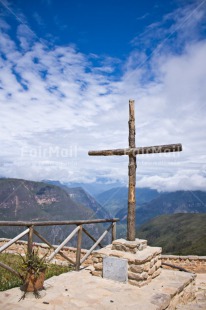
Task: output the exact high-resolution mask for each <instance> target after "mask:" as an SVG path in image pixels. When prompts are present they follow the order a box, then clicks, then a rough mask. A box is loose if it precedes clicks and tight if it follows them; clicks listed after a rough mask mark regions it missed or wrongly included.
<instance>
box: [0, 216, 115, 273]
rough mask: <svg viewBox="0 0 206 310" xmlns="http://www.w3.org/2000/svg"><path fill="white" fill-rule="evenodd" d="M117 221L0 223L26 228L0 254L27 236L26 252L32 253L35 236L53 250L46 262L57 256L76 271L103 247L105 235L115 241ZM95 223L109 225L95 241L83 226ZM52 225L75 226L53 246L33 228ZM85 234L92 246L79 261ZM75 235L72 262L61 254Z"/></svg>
mask: <svg viewBox="0 0 206 310" xmlns="http://www.w3.org/2000/svg"><path fill="white" fill-rule="evenodd" d="M118 221H119V219H118V218H113V219H95V220H85V221H83V220H81V221H49V222H45V221H40V222H30V221H0V226H25V227H27V229H26V230H24V231H23V232H21V233H20V234H19V235H17V236H16V237H15V238H13V239H11V240H10V241H8V242H7V243H6V244H4V245H3V246H1V247H0V253H1V252H3V251H4V250H6V249H7V248H8V247H9V246H11V245H12V244H13V243H15V242H16V241H17V240H19V239H21V238H22V237H23V236H25V235H26V234H28V244H27V251H28V253H32V247H33V237H34V235H36V236H37V237H38V238H39V239H41V241H43V242H44V243H46V244H47V245H48V246H49V248H50V249H52V250H54V251H53V253H51V254H50V256H49V257H48V258H47V261H48V262H50V261H51V260H52V259H53V258H54V256H55V255H57V254H59V255H61V256H62V257H63V258H65V259H66V260H67V261H68V262H69V263H71V264H72V265H73V266H74V267H75V269H76V271H79V270H80V267H81V264H83V262H84V261H85V260H86V259H87V258H88V256H89V255H90V254H91V253H92V251H93V250H94V249H95V248H96V247H97V246H99V247H101V248H102V247H103V246H102V244H101V241H102V240H103V238H104V237H105V236H106V234H107V233H108V232H109V231H110V230H112V241H114V240H115V239H116V223H117V222H118ZM97 223H111V224H110V225H109V227H108V228H107V229H106V230H105V231H104V232H103V234H102V235H101V236H100V237H99V238H98V239H97V240H96V239H95V238H94V237H93V236H92V235H91V234H90V233H89V232H88V231H87V230H86V228H85V227H83V225H89V224H97ZM52 225H76V226H77V227H75V229H74V230H73V231H72V232H71V233H70V234H69V235H68V236H67V237H66V238H65V240H64V241H63V242H62V243H61V244H60V245H59V246H54V245H52V244H51V243H50V242H49V241H48V240H46V239H45V238H44V237H43V236H42V235H41V234H40V233H39V232H37V231H36V229H35V228H34V227H36V226H52ZM83 233H85V234H86V235H87V236H88V237H89V238H90V239H91V240H92V241H93V242H94V244H93V245H92V247H91V248H90V249H89V250H88V251H87V253H86V254H85V255H84V257H83V258H82V259H81V249H82V234H83ZM76 234H77V251H76V262H75V261H73V260H72V259H71V258H69V257H67V255H65V254H64V253H63V252H62V249H63V247H64V246H65V245H66V244H67V243H68V242H69V241H70V240H71V239H72V238H73V237H74V236H75V235H76ZM0 267H2V268H5V269H7V270H9V271H10V272H12V273H14V274H15V275H16V276H19V277H20V278H21V275H20V274H19V273H18V272H17V271H15V270H14V269H12V268H11V267H9V266H7V265H6V264H3V263H2V262H0Z"/></svg>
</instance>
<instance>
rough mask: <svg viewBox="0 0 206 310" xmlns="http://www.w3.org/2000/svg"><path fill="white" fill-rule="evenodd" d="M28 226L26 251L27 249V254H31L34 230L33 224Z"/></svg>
mask: <svg viewBox="0 0 206 310" xmlns="http://www.w3.org/2000/svg"><path fill="white" fill-rule="evenodd" d="M28 228H29V233H28V245H27V251H28V254H29V255H30V254H32V246H33V230H34V227H33V226H30V227H28Z"/></svg>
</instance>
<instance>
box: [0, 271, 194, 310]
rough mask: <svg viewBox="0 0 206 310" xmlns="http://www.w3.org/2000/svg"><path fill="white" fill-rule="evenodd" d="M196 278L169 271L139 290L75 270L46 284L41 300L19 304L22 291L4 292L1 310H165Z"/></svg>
mask: <svg viewBox="0 0 206 310" xmlns="http://www.w3.org/2000/svg"><path fill="white" fill-rule="evenodd" d="M194 279H195V275H193V274H191V273H185V272H179V271H172V270H166V269H165V270H162V272H161V275H160V276H159V277H157V278H155V279H154V280H153V281H152V282H151V283H150V284H148V285H146V286H144V287H142V288H138V287H135V286H132V285H129V284H123V283H119V282H115V281H112V280H108V279H103V278H99V277H94V276H91V274H90V270H81V271H79V272H75V271H73V272H69V273H65V274H62V275H60V276H58V277H52V278H50V279H49V280H47V281H45V286H46V294H45V296H44V297H42V298H40V299H35V298H33V299H32V298H31V297H30V296H29V298H27V297H26V298H25V300H21V301H20V302H18V300H19V298H20V297H21V294H22V292H21V291H20V289H19V288H14V289H10V290H8V291H5V292H0V309H4V310H14V309H15V310H16V309H17V310H20V309H21V310H24V309H25V310H28V309H32V310H33V309H34V310H37V309H42V310H44V309H48V310H54V309H55V310H62V309H67V310H68V309H71V310H78V309H84V310H91V309H93V310H97V309H98V310H107V309H109V310H110V309H112V310H114V309H115V310H125V308H127V309H128V310H136V309H138V310H162V309H165V308H166V307H168V306H169V305H170V304H171V303H172V301H173V300H175V298H176V297H177V295H176V294H178V293H179V294H181V292H182V290H184V288H185V287H187V286H189V285H192V284H193V283H194ZM191 295H192V292H191ZM188 296H189V295H188ZM168 309H174V308H170V307H169V308H168Z"/></svg>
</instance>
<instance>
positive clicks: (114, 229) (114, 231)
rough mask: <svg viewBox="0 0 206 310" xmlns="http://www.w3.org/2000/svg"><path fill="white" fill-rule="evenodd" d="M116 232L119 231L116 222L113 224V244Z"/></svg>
mask: <svg viewBox="0 0 206 310" xmlns="http://www.w3.org/2000/svg"><path fill="white" fill-rule="evenodd" d="M116 230H117V225H116V222H113V224H112V242H113V241H114V240H116Z"/></svg>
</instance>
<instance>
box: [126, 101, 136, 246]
mask: <svg viewBox="0 0 206 310" xmlns="http://www.w3.org/2000/svg"><path fill="white" fill-rule="evenodd" d="M128 124H129V148H135V110H134V100H129V122H128ZM128 175H129V188H128V215H127V240H129V241H134V240H135V207H136V192H135V186H136V155H135V154H133V152H132V154H130V155H129V166H128Z"/></svg>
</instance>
